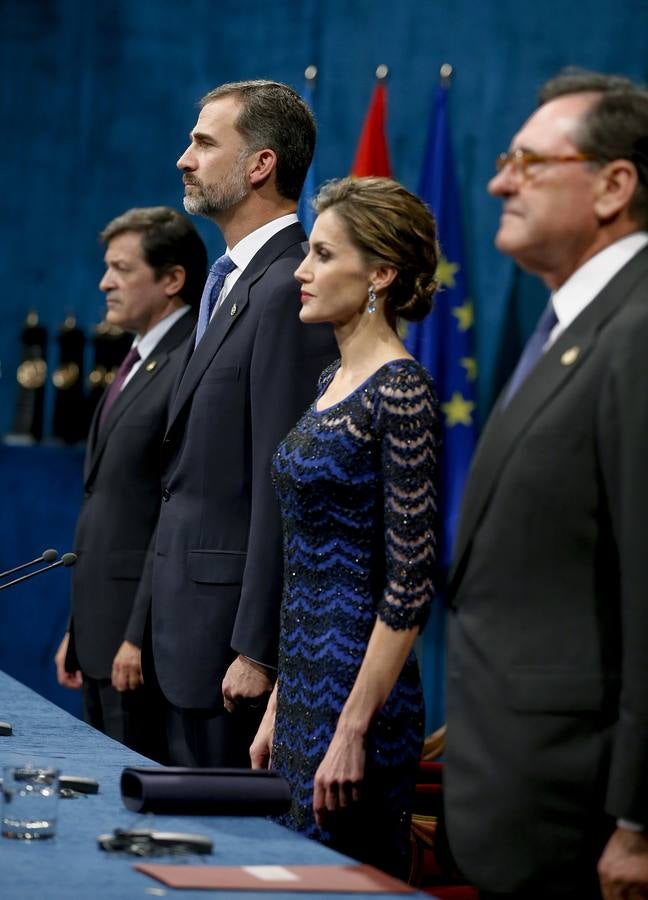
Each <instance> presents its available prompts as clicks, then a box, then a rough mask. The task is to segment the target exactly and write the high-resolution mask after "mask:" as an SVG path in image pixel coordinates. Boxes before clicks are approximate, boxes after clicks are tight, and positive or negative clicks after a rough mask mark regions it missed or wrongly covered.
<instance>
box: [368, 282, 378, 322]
mask: <svg viewBox="0 0 648 900" xmlns="http://www.w3.org/2000/svg"><path fill="white" fill-rule="evenodd" d="M368 293H369V303H367V312H368V313H369V315H373V313H375V312H376V288H375V287H374V286H373V284H370V285H369V292H368Z"/></svg>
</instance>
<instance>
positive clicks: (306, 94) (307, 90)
mask: <svg viewBox="0 0 648 900" xmlns="http://www.w3.org/2000/svg"><path fill="white" fill-rule="evenodd" d="M302 97H303V99H304V100H305V101H306V103H307V104H308V106H309V107H310V108H311V109H314V100H315V77H312V78H308V77H307V78H306V83H305V85H304V90H303V91H302ZM316 192H317V180H316V178H315V157H314V156H313V161H312V163H311V164H310V167H309V169H308V173H307V175H306V181H305V182H304V187H303V188H302V192H301V195H300V197H299V204H298V205H297V216H298V218H299V221H300V222H301V223H302V225H303V226H304V231H305V232H306V234H307V235H310V233H311V230H312V228H313V223H314V222H315V210H314V209H313V198H314V197H315V194H316Z"/></svg>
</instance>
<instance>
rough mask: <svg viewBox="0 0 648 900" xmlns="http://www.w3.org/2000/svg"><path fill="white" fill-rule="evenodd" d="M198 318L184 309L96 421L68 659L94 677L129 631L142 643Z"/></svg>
mask: <svg viewBox="0 0 648 900" xmlns="http://www.w3.org/2000/svg"><path fill="white" fill-rule="evenodd" d="M195 323H196V317H195V315H194V314H193V313H192V312H191V311H189V312H187V313H185V314H184V315H183V316H182V317H181V318H180V319H179V320H178V321H177V322H176V323H175V324H174V325H173V326H172V327H171V328H170V329H169V331H168V332H167V333H166V334H165V335H164V337H163V338H162V339H161V340H160V342H159V343H158V344H157V346H156V347H155V349H154V350H153V352H152V353H151V354H149V356H148V357H147V359H146V361H145V362H144V363H143V364H142V365H141V366H140V368H139V369H138V370H137V372H136V373H135V375H134V376H133V377H132V379H131V380H130V381H129V382H128V384H127V385H126V386H125V387H124V388H123V390H122V392H121V393H120V395H119V397H118V398H117V400H116V401H115V403H114V404H113V406H112V409H111V410H110V412H109V413H108V416H107V418H106V421H105V423H104V425H103V427H102V429H101V431H99V429H98V423H99V416H100V414H101V408H102V406H103V399H102V401H101V403H100V404H99V406H98V407H97V410H96V411H95V415H94V418H93V420H92V424H91V426H90V434H89V438H88V448H87V452H86V458H85V467H84V492H85V497H84V500H83V504H82V506H81V511H80V513H79V519H78V522H77V528H76V535H75V539H74V550H75V552H76V553H77V555H78V561H77V563H76V565H75V567H74V569H73V570H72V615H71V623H70V624H71V640H70V650H69V653H68V660H67V666H68V668H70V669H77V668H81V669H82V670H83V672H85V673H86V674H88V675H90V676H92V677H93V678H110V675H111V670H112V661H113V658H114V656H115V653H116V652H117V650H118V649H119V647H120V645H121V643H122V642H123V641H124V640H125V639H126V640H129V641H131V642H132V643H133V644H136V645H137V646H141V644H142V636H143V631H144V623H145V620H146V614H147V611H148V608H147V605H146V604H144V605H142V606H138V605H136V604H134V598H135V594H136V591H137V586H138V582H139V580H140V576H141V575H142V570H143V568H144V562H145V557H146V551H147V548H148V545H149V541H150V539H151V535H152V534H153V531H154V529H155V524H156V521H157V515H158V510H159V508H160V492H161V487H160V478H161V472H160V451H161V447H162V438H163V437H164V432H165V429H166V422H167V418H168V412H169V402H170V398H171V394H172V390H173V386H174V383H175V380H176V377H177V373H178V368H179V366H180V364H181V362H182V360H183V359H184V356H185V344H186V342H187V339H188V337H189V335H190V334H191V332H192V330H193V329H194V328H195Z"/></svg>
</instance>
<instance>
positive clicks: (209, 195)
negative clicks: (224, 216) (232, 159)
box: [183, 162, 250, 219]
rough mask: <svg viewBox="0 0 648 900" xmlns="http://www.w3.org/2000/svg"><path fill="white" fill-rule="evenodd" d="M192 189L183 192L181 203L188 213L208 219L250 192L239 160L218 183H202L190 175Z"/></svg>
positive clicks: (242, 198) (233, 204) (239, 200)
mask: <svg viewBox="0 0 648 900" xmlns="http://www.w3.org/2000/svg"><path fill="white" fill-rule="evenodd" d="M189 184H190V185H192V187H193V190H192V192H191V193H190V194H188V193H185V196H184V200H183V204H184V208H185V209H186V211H187V212H188V213H191V214H192V215H194V216H205V217H206V218H208V219H210V218H213V216H214V215H218V213H222V212H225V211H226V210H228V209H231V208H232V207H233V206H236V205H237V203H240V202H241V200H245V198H246V197H247V196H248V194H249V193H250V188H249V185H248V182H247V176H246V173H245V169H244V166H243V163H242V162H240V163H239V164H238V165H237V166H235V167H234V168H233V169H232V170H231V171H230V172H228V173H227V175H226V176H225V177H224V178H222V179H221V180H220V181H219V182H218V184H204V183H203V182H202V181H200V179H198V178H196V177H195V176H191V181H190V182H189Z"/></svg>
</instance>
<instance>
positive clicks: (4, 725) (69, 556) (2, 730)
mask: <svg viewBox="0 0 648 900" xmlns="http://www.w3.org/2000/svg"><path fill="white" fill-rule="evenodd" d="M57 556H58V553H57V551H56V550H44V551H43V553H42V555H41V556H40V557H39V558H38V559H32V560H31V562H28V563H23V564H22V565H20V566H15V567H14V568H13V569H8V570H7V571H6V572H2V573H1V574H0V578H4V577H6V576H7V575H13V574H14V572H20V571H21V570H22V569H27V568H28V567H29V566H33V565H35V564H36V563H39V562H48V563H50V564H49V565H47V566H43V568H42V569H36V570H35V571H33V572H28V573H27V574H26V575H21V576H20V578H14V579H13V581H8V582H7V583H6V584H2V585H0V591H4V589H5V588H8V587H13V585H14V584H20V582H21V581H27V579H28V578H33V577H34V575H40V574H41V573H42V572H49V571H50V569H56V568H58V566H65V567H68V566H73V565H74V564H75V562H76V561H77V557H76V553H64V554H63V556H62V557H61V558H60V559H59V560H58V562H51V560H54V559H56V557H57ZM12 734H13V728H12V727H11V724H10V723H9V722H1V721H0V736H2V737H9V736H10V735H12Z"/></svg>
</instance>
